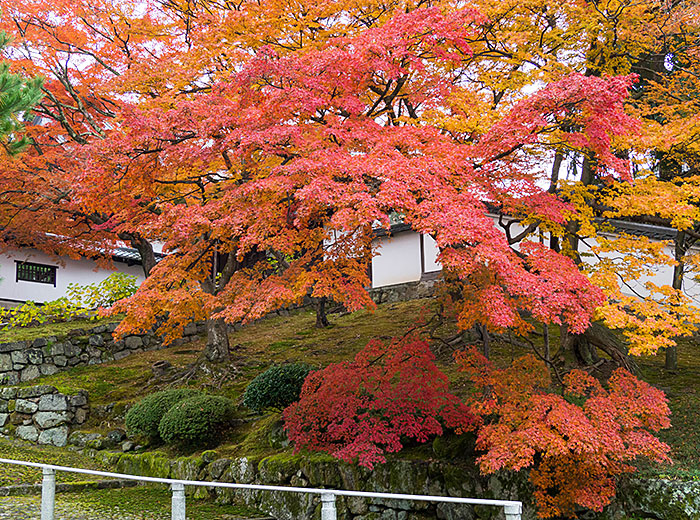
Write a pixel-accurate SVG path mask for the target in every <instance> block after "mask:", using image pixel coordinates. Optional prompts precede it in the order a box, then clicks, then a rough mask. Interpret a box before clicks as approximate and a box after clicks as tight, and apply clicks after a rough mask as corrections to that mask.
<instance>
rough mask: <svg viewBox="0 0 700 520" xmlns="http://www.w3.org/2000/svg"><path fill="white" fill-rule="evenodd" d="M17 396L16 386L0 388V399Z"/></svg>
mask: <svg viewBox="0 0 700 520" xmlns="http://www.w3.org/2000/svg"><path fill="white" fill-rule="evenodd" d="M15 397H17V389H16V388H0V399H14V398H15Z"/></svg>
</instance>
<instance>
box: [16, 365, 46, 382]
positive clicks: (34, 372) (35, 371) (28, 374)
mask: <svg viewBox="0 0 700 520" xmlns="http://www.w3.org/2000/svg"><path fill="white" fill-rule="evenodd" d="M40 375H41V371H40V370H39V367H38V366H36V365H29V366H28V367H27V368H25V369H24V370H22V373H21V374H20V376H19V379H20V381H22V382H24V381H31V380H32V379H36V378H37V377H39V376H40Z"/></svg>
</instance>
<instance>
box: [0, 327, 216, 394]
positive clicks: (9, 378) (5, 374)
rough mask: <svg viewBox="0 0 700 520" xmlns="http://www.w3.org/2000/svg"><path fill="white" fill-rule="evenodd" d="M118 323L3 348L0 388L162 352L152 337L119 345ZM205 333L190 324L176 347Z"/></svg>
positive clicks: (128, 339) (133, 338) (0, 348)
mask: <svg viewBox="0 0 700 520" xmlns="http://www.w3.org/2000/svg"><path fill="white" fill-rule="evenodd" d="M117 325H118V323H108V324H105V325H99V326H97V327H94V328H92V329H75V330H72V331H70V332H69V333H68V334H66V335H65V336H62V337H60V338H59V337H56V336H51V337H48V338H37V339H35V340H33V341H15V342H12V343H2V344H0V385H16V384H18V383H21V382H25V381H30V380H32V379H36V378H37V377H40V376H46V375H51V374H55V373H56V372H60V371H63V370H68V369H70V368H72V367H74V366H78V365H95V364H99V363H104V362H105V361H111V360H114V359H122V358H124V357H126V356H128V355H129V354H132V353H134V352H143V351H145V350H155V349H159V348H162V346H163V344H162V341H161V339H160V337H159V336H156V335H154V334H152V333H148V334H140V335H130V336H126V337H125V338H123V339H120V340H118V341H115V340H114V338H113V337H112V333H113V332H114V330H115V329H116V328H117ZM203 332H204V324H194V323H192V324H190V325H188V326H187V327H185V331H184V335H183V337H182V338H180V339H178V340H177V341H176V343H175V345H177V344H182V343H186V342H188V341H191V340H192V339H194V338H195V337H196V336H197V335H199V334H202V333H203Z"/></svg>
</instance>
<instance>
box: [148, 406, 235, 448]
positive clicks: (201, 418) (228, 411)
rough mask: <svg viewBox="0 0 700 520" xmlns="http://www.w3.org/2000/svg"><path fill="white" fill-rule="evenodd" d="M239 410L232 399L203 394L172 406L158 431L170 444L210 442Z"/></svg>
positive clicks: (196, 444)
mask: <svg viewBox="0 0 700 520" xmlns="http://www.w3.org/2000/svg"><path fill="white" fill-rule="evenodd" d="M235 411H236V406H235V404H234V403H233V401H231V400H230V399H226V398H225V397H219V396H214V395H199V396H196V397H192V398H190V399H187V400H185V401H182V402H180V403H177V404H176V405H175V406H173V407H172V408H170V410H168V411H167V413H166V414H165V415H164V416H163V418H162V419H161V421H160V425H159V427H158V432H159V433H160V437H161V438H162V439H163V440H164V441H165V442H166V443H175V444H181V445H186V446H203V445H207V444H209V443H210V442H212V441H213V440H215V439H216V438H217V437H218V436H219V435H220V433H221V431H222V430H224V429H225V428H226V427H227V426H229V425H230V424H231V421H232V420H233V418H234V416H235Z"/></svg>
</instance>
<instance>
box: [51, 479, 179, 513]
mask: <svg viewBox="0 0 700 520" xmlns="http://www.w3.org/2000/svg"><path fill="white" fill-rule="evenodd" d="M171 489H172V490H173V501H172V508H173V512H172V517H171V518H172V520H186V519H187V514H186V506H185V485H184V484H180V483H178V482H173V483H172V485H171ZM42 520H43V519H42Z"/></svg>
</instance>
